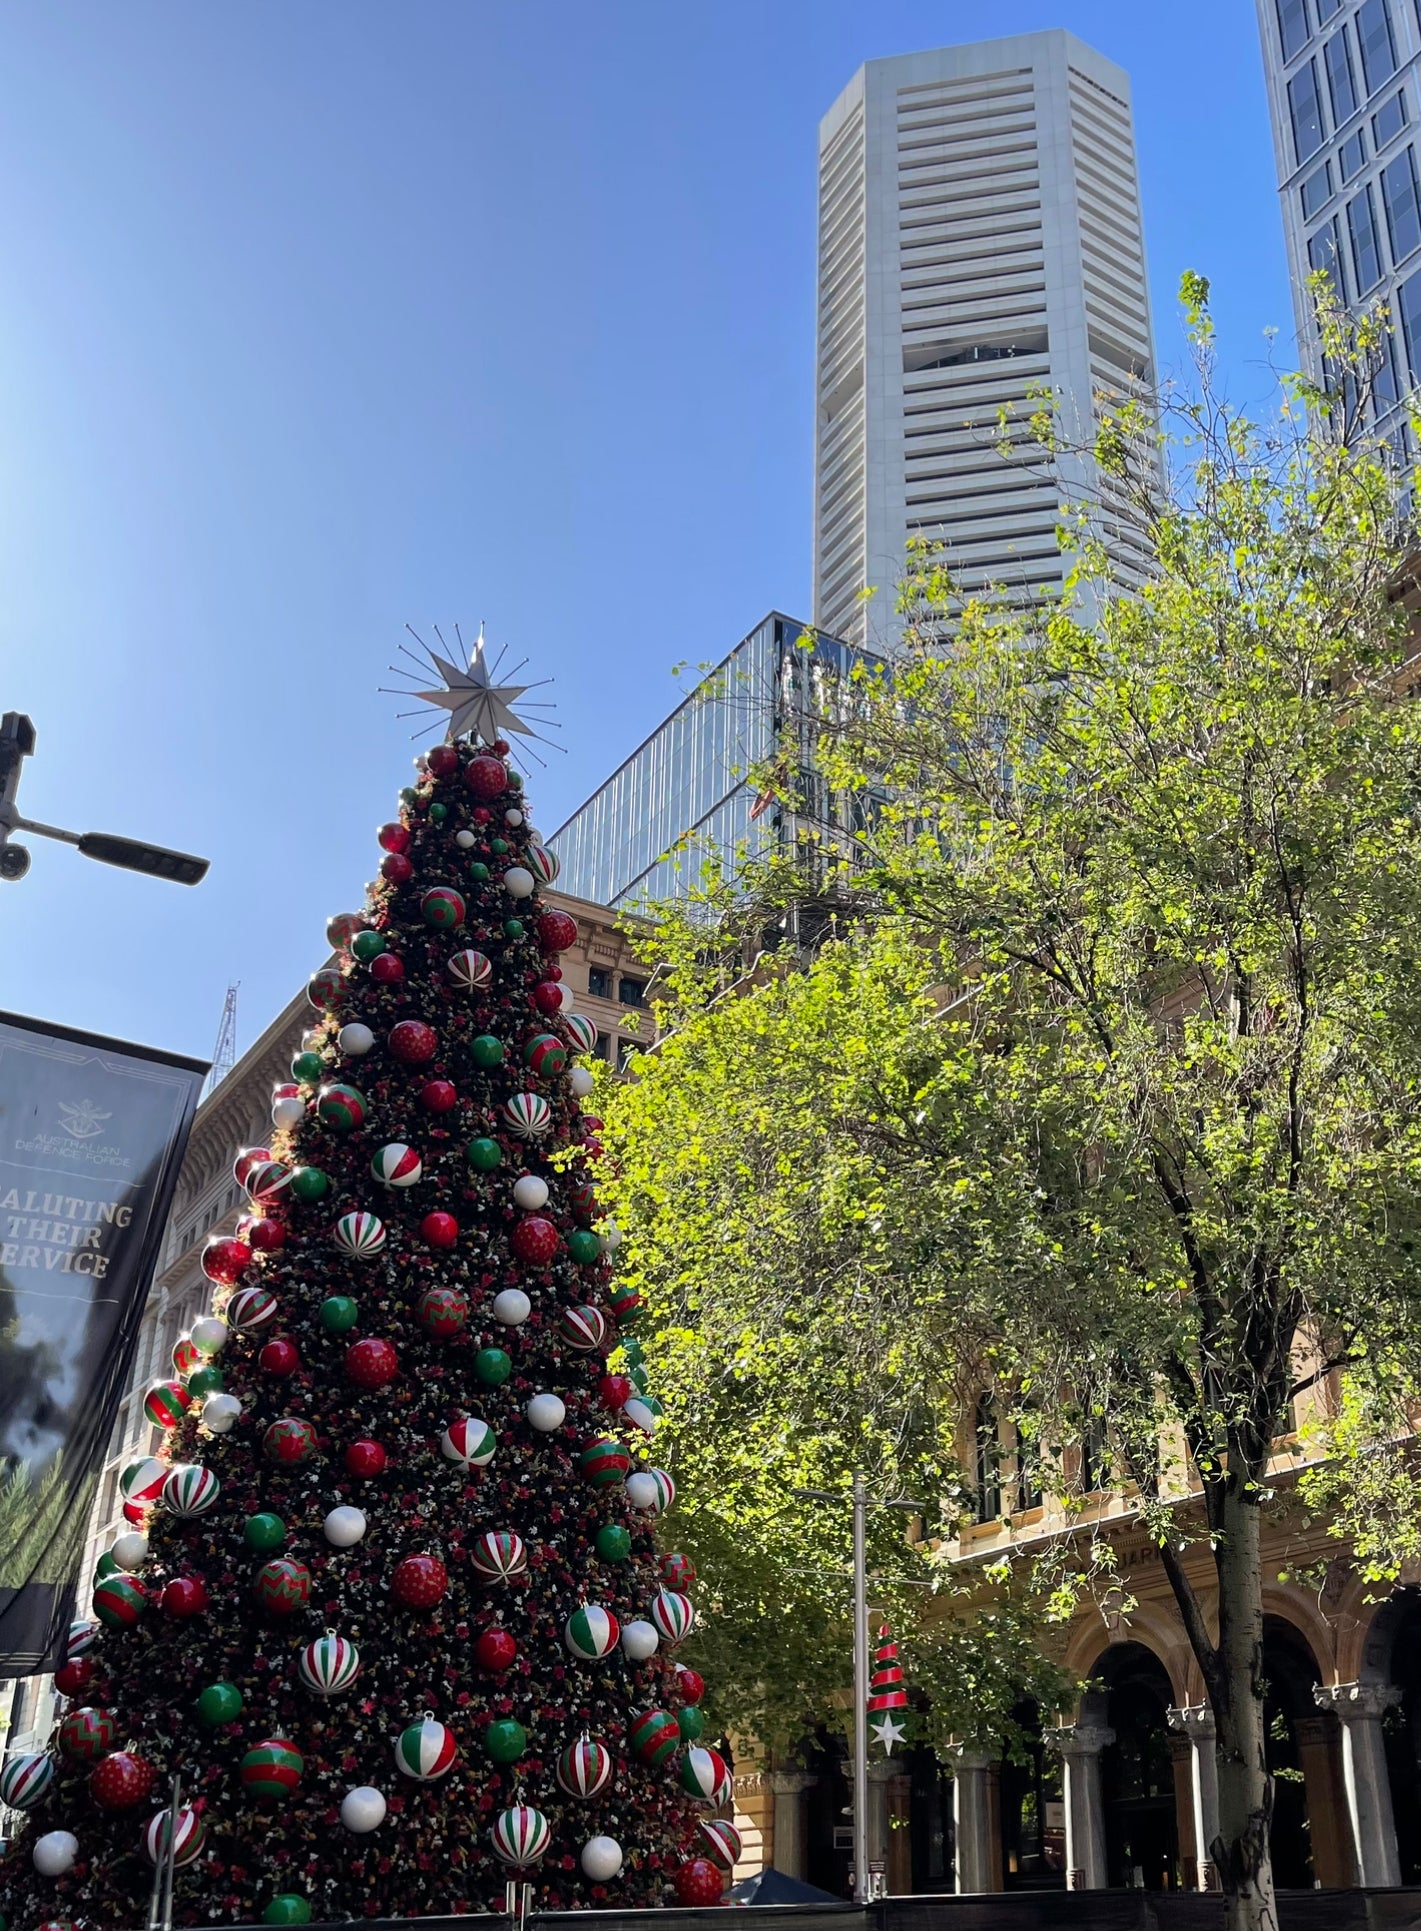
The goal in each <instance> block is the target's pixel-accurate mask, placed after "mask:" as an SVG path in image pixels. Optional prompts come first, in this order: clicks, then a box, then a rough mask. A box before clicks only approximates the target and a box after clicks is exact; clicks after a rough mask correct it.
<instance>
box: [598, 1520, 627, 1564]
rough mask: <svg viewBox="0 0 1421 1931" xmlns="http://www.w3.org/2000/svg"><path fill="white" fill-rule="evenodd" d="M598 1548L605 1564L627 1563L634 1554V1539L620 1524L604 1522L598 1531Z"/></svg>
mask: <svg viewBox="0 0 1421 1931" xmlns="http://www.w3.org/2000/svg"><path fill="white" fill-rule="evenodd" d="M596 1548H597V1553H598V1555H599V1556H601V1558H602V1560H603V1561H604V1562H625V1561H626V1560H627V1558H628V1556H629V1555H630V1554H631V1552H632V1539H631V1536H630V1534H629V1533H628V1532H627V1530H626V1529H624V1528H623V1527H622V1525H621V1523H620V1522H604V1523H603V1524H602V1526H601V1528H600V1529H599V1530H598V1531H597V1542H596Z"/></svg>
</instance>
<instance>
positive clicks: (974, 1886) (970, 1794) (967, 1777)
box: [947, 1743, 992, 1896]
mask: <svg viewBox="0 0 1421 1931" xmlns="http://www.w3.org/2000/svg"><path fill="white" fill-rule="evenodd" d="M947 1754H948V1756H950V1757H951V1758H952V1829H953V1840H954V1844H953V1861H954V1864H955V1867H956V1871H957V1890H958V1894H959V1896H961V1895H965V1894H966V1893H967V1892H969V1891H986V1890H990V1889H991V1884H992V1824H991V1813H990V1810H989V1808H988V1803H987V1772H988V1770H989V1769H990V1768H991V1763H992V1759H991V1758H990V1757H989V1756H988V1755H987V1753H986V1751H985V1750H973V1749H970V1748H969V1747H968V1745H966V1744H965V1743H954V1744H952V1745H951V1746H950V1747H949V1749H948V1752H947Z"/></svg>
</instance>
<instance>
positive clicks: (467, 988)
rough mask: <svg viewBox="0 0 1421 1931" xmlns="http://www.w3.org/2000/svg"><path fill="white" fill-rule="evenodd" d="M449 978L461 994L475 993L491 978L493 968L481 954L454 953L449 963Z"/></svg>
mask: <svg viewBox="0 0 1421 1931" xmlns="http://www.w3.org/2000/svg"><path fill="white" fill-rule="evenodd" d="M448 970H449V977H450V978H451V979H452V980H453V982H454V984H455V985H456V986H458V988H459V990H460V991H461V992H477V990H478V989H479V987H480V986H486V985H487V984H488V982H489V980H490V979H491V978H492V977H493V967H492V965H490V963H489V961H488V960H487V959H486V958H485V957H484V955H483V953H482V952H472V951H470V952H456V953H455V954H454V956H453V958H452V959H451V960H450V961H449V968H448Z"/></svg>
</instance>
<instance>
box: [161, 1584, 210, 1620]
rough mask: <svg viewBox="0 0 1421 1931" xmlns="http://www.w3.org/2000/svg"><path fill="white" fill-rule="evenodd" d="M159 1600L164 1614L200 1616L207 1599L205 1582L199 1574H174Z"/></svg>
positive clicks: (180, 1616) (179, 1616)
mask: <svg viewBox="0 0 1421 1931" xmlns="http://www.w3.org/2000/svg"><path fill="white" fill-rule="evenodd" d="M160 1600H161V1602H162V1605H163V1613H164V1615H165V1616H173V1617H176V1618H179V1619H181V1618H182V1617H184V1616H200V1615H201V1614H202V1612H203V1610H204V1609H206V1607H207V1604H208V1600H209V1598H208V1594H207V1584H206V1583H205V1582H204V1581H203V1580H202V1577H201V1576H174V1577H173V1580H172V1581H171V1582H170V1583H169V1584H168V1586H167V1588H166V1589H165V1590H164V1591H163V1594H162V1596H161V1598H160Z"/></svg>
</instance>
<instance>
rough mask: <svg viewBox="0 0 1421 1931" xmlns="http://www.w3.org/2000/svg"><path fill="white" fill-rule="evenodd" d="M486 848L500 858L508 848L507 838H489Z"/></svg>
mask: <svg viewBox="0 0 1421 1931" xmlns="http://www.w3.org/2000/svg"><path fill="white" fill-rule="evenodd" d="M488 848H489V850H490V851H491V852H493V853H494V855H495V856H496V857H498V858H502V857H503V856H504V855H505V853H506V852H507V850H508V840H507V839H506V838H490V840H489V842H488Z"/></svg>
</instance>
